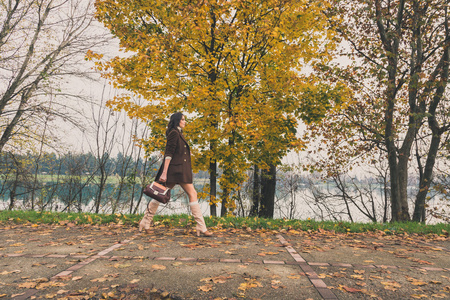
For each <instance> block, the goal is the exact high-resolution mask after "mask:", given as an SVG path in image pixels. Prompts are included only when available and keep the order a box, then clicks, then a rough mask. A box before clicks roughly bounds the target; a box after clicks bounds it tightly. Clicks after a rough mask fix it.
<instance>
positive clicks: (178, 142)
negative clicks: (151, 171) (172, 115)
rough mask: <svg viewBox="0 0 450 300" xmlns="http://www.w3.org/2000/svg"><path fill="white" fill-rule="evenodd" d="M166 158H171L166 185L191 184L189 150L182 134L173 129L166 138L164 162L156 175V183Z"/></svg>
mask: <svg viewBox="0 0 450 300" xmlns="http://www.w3.org/2000/svg"><path fill="white" fill-rule="evenodd" d="M166 157H171V158H172V159H171V160H170V164H169V169H168V170H167V181H166V182H167V183H192V182H193V181H192V178H193V176H192V166H191V150H190V148H189V145H188V143H187V142H186V140H185V139H184V136H183V134H182V133H181V132H180V131H178V130H177V129H173V130H172V131H170V132H169V135H168V136H167V143H166V149H165V151H164V160H163V163H162V165H161V167H160V168H159V171H158V174H157V175H156V179H155V180H156V181H158V180H159V177H160V176H161V174H162V171H163V169H164V161H165V159H166Z"/></svg>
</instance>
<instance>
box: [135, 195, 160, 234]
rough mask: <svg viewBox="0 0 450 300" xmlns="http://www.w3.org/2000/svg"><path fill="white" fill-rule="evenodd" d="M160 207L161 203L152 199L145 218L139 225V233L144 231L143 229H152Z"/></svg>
mask: <svg viewBox="0 0 450 300" xmlns="http://www.w3.org/2000/svg"><path fill="white" fill-rule="evenodd" d="M158 207H159V202H158V201H156V200H155V199H152V201H150V202H149V203H148V206H147V209H146V210H145V213H144V217H143V218H142V220H141V222H140V223H139V231H142V229H144V230H145V231H148V230H149V229H150V226H151V225H152V222H153V217H154V216H155V214H156V211H157V210H158Z"/></svg>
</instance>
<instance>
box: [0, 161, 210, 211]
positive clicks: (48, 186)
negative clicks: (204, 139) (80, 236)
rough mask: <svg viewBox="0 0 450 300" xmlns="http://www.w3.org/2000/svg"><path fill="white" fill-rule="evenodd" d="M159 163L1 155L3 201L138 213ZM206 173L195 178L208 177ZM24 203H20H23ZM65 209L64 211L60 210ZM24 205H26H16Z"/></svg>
mask: <svg viewBox="0 0 450 300" xmlns="http://www.w3.org/2000/svg"><path fill="white" fill-rule="evenodd" d="M160 163H161V160H160V159H159V157H157V156H151V157H149V158H145V157H144V158H143V157H132V156H129V155H128V156H126V155H123V154H122V153H119V154H117V155H116V156H115V157H113V156H111V155H110V154H108V153H102V154H100V155H95V154H94V153H64V154H56V153H41V154H33V153H27V154H15V153H11V152H3V153H1V154H0V200H2V201H6V202H7V204H6V203H4V204H6V205H3V206H6V207H7V208H8V209H14V208H23V207H24V206H25V207H26V208H29V209H35V210H54V209H56V210H63V211H74V210H75V211H80V212H81V211H85V210H86V207H89V211H92V212H100V211H103V212H104V211H109V212H115V211H117V210H121V211H123V210H125V211H128V212H130V213H135V212H136V211H137V208H138V206H139V204H140V202H141V198H142V187H143V186H144V185H145V184H147V183H149V182H150V181H151V180H153V178H154V177H155V175H156V172H157V170H158V168H159V166H160ZM207 176H208V174H207V172H200V173H198V174H196V178H204V177H207ZM19 202H20V205H19ZM61 205H62V206H63V207H61ZM18 206H22V207H18Z"/></svg>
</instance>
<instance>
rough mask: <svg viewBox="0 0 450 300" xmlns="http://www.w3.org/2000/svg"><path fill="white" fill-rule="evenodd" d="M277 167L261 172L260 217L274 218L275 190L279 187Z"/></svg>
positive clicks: (272, 166)
mask: <svg viewBox="0 0 450 300" xmlns="http://www.w3.org/2000/svg"><path fill="white" fill-rule="evenodd" d="M276 174H277V167H276V166H275V165H271V166H270V168H269V170H262V172H261V194H262V195H261V206H260V210H259V216H260V217H263V218H273V211H274V207H275V189H276V185H277V177H276Z"/></svg>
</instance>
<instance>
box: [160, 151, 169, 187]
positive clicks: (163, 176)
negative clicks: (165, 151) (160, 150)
mask: <svg viewBox="0 0 450 300" xmlns="http://www.w3.org/2000/svg"><path fill="white" fill-rule="evenodd" d="M171 160H172V157H170V156H167V157H165V158H164V169H163V171H162V173H161V176H160V177H159V180H160V181H161V182H166V180H167V170H168V169H169V165H170V161H171Z"/></svg>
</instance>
